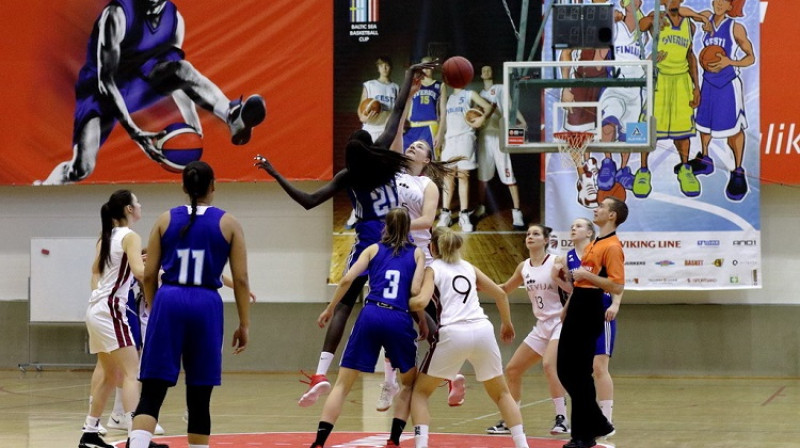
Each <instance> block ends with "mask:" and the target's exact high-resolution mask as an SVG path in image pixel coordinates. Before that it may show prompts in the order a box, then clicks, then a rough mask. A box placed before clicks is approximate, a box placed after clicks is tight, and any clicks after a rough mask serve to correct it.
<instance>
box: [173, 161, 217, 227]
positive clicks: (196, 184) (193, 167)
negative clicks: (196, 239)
mask: <svg viewBox="0 0 800 448" xmlns="http://www.w3.org/2000/svg"><path fill="white" fill-rule="evenodd" d="M212 182H214V170H212V169H211V166H210V165H209V164H207V163H206V162H203V161H200V160H197V161H194V162H189V164H188V165H186V168H184V169H183V189H184V191H186V194H188V195H189V199H191V201H192V203H191V206H192V214H191V215H190V216H189V222H188V223H187V224H186V225H185V226H183V227H182V228H181V231H180V237H181V238H183V237H184V236H185V235H186V232H188V231H189V228H190V227H192V224H194V221H195V219H196V218H197V200H198V199H199V198H202V197H205V196H206V194H208V189H209V187H211V183H212Z"/></svg>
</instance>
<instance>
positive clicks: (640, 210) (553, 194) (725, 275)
mask: <svg viewBox="0 0 800 448" xmlns="http://www.w3.org/2000/svg"><path fill="white" fill-rule="evenodd" d="M631 1H634V2H635V0H631ZM614 3H615V4H616V3H617V1H616V0H615V1H614ZM622 3H623V4H627V3H629V2H628V1H623V2H622ZM635 3H636V4H638V3H639V2H635ZM653 3H654V2H652V1H650V2H645V6H644V8H645V9H644V10H642V11H641V14H637V20H638V19H639V18H640V17H642V15H644V16H646V15H648V14H650V13H651V11H652V8H653ZM666 3H667V6H666V10H665V14H664V15H663V16H662V20H667V21H670V22H667V26H666V27H664V28H662V29H661V33H660V38H659V45H658V51H659V63H658V64H657V65H658V71H657V76H656V80H655V95H654V97H655V101H654V104H653V106H654V109H655V110H654V115H655V117H656V118H657V120H658V122H657V124H656V127H657V130H658V135H659V140H658V144H657V147H656V148H655V150H654V151H652V152H651V153H649V154H648V155H647V157H646V159H645V158H643V156H641V155H640V154H638V153H634V154H633V155H631V156H630V160H625V159H623V157H621V155H620V154H610V155H606V154H603V153H592V154H591V157H590V158H589V159H588V160H586V161H585V162H584V163H583V166H581V167H579V169H578V170H577V171H578V173H576V169H575V167H573V168H572V169H565V168H563V167H562V161H561V160H560V159H561V157H560V155H558V154H554V155H551V156H549V157H548V162H547V166H546V192H545V200H546V213H545V216H546V222H547V223H548V225H550V226H551V227H553V228H554V229H555V231H556V233H557V234H558V235H559V237H560V248H561V250H562V251H563V250H566V249H568V248H569V246H570V244H571V243H570V241H569V238H568V235H569V228H570V225H571V223H572V222H573V220H574V219H575V218H578V217H587V218H590V219H591V218H592V211H593V209H594V208H595V207H596V206H597V200H602V198H603V197H604V196H605V195H614V196H618V197H621V198H623V199H624V200H625V201H626V203H627V205H628V207H629V210H630V216H629V217H628V220H627V222H625V223H624V224H623V225H622V226H621V227H620V228H619V236H620V239H621V240H622V242H623V245H624V247H625V260H626V282H627V285H626V287H628V288H630V289H709V288H715V289H725V288H753V287H760V286H761V282H762V278H761V277H762V276H761V274H760V271H761V255H760V254H761V222H760V216H759V212H760V210H759V196H760V162H759V159H760V157H759V155H760V154H759V143H760V140H759V130H760V120H759V115H760V102H759V69H760V67H759V65H760V64H759V61H760V59H761V55H760V54H759V48H760V33H759V19H760V11H759V2H756V1H744V0H733V1H730V2H722V1H714V2H711V1H708V0H685V1H683V2H680V1H668V2H666ZM771 3H772V2H771ZM679 6H682V7H684V8H688V10H690V11H694V12H696V13H699V14H700V15H703V16H705V17H707V18H708V19H710V22H711V23H710V27H709V26H708V25H706V29H705V30H704V25H703V23H701V22H695V21H693V22H691V23H689V19H688V18H684V17H681V16H680V15H679V13H678V7H679ZM619 9H620V12H618V14H619V16H620V17H621V16H622V14H623V13H622V11H623V10H624V8H622V7H620V8H619ZM681 13H682V14H689V12H687V11H686V10H683V11H682V12H681ZM617 30H619V27H617ZM642 36H645V35H643V34H639V33H637V32H636V30H634V31H633V32H631V33H624V32H617V33H616V34H615V39H619V41H617V42H615V48H616V49H617V51H616V54H618V55H619V54H623V55H630V54H637V53H638V52H639V51H638V48H639V44H638V42H635V40H636V38H637V37H638V38H643V37H642ZM625 39H627V41H625ZM626 42H627V43H626ZM625 45H633V46H634V48H633V49H631V50H630V51H628V50H625V48H624V47H625ZM714 45H716V46H718V47H712V46H714ZM706 47H711V48H710V51H709V52H707V53H706V54H705V55H704V56H705V58H703V61H704V62H702V63H701V62H700V59H701V57H700V54H701V52H702V51H703V50H704V48H706ZM545 48H549V47H548V43H547V42H545ZM651 48H652V47H651V46H650V45H649V44H647V45H646V46H645V51H644V53H645V54H649V53H650V51H651ZM689 52H693V53H689ZM544 53H545V54H547V52H544ZM709 53H710V54H709ZM711 55H714V56H716V57H711ZM704 64H706V65H705V67H706V68H704V66H703V65H704ZM712 64H714V65H712ZM695 85H696V87H697V89H698V90H697V91H694V89H693V86H695ZM608 97H610V95H601V96H600V102H601V105H600V109H601V110H602V111H603V112H602V114H603V117H602V119H603V123H604V124H609V123H612V122H613V119H612V118H611V115H610V112H609V111H613V110H614V105H610V103H608V104H603V101H604V99H603V98H608ZM545 112H546V111H545ZM544 115H545V117H548V118H549V114H547V113H545V114H544ZM634 121H635V120H634ZM547 126H555V127H559V126H562V124H559V123H552V122H549V123H548V124H547ZM681 152H683V154H684V157H683V158H682V157H681V156H680V153H681ZM609 156H610V157H609ZM609 158H610V159H611V160H608V159H609ZM682 159H683V160H682ZM587 194H590V195H591V196H592V197H587ZM593 199H594V200H593Z"/></svg>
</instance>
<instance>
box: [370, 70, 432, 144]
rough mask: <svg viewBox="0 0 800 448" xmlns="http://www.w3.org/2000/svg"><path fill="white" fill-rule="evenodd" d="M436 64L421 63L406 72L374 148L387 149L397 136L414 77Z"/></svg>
mask: <svg viewBox="0 0 800 448" xmlns="http://www.w3.org/2000/svg"><path fill="white" fill-rule="evenodd" d="M437 65H438V64H436V63H434V62H423V63H420V64H414V65H412V66H411V67H409V68H408V70H406V77H405V79H403V85H402V86H400V93H398V94H397V100H395V102H394V107H393V108H392V113H391V114H390V115H389V119H388V120H386V127H385V128H384V129H383V134H381V135H380V137H378V140H376V141H375V146H380V147H382V148H389V146H390V145H391V144H392V141H394V138H395V136H397V130H398V129H400V120H401V119H402V118H403V111H404V110H405V108H406V101H408V96H409V93H410V92H411V84H412V83H413V81H414V78H415V77H416V75H418V74H421V73H422V69H423V68H434V67H436V66H437Z"/></svg>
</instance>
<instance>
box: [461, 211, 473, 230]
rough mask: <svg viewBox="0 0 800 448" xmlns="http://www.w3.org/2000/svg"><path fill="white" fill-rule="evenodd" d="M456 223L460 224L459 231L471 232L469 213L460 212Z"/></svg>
mask: <svg viewBox="0 0 800 448" xmlns="http://www.w3.org/2000/svg"><path fill="white" fill-rule="evenodd" d="M458 225H459V226H461V231H462V232H464V233H470V232H472V230H473V228H472V223H471V222H470V220H469V213H464V212H461V213H459V214H458Z"/></svg>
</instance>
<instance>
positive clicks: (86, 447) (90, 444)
mask: <svg viewBox="0 0 800 448" xmlns="http://www.w3.org/2000/svg"><path fill="white" fill-rule="evenodd" d="M78 448H114V445H109V444H107V443H106V442H105V440H103V438H102V437H100V434H98V433H96V432H85V433H83V435H81V441H80V442H78Z"/></svg>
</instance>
